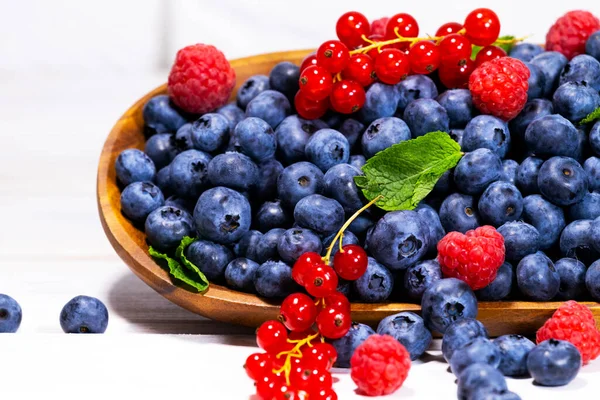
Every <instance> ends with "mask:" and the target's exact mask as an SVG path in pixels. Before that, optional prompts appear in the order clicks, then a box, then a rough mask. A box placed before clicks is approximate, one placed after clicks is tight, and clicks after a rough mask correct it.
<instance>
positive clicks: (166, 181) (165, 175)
mask: <svg viewBox="0 0 600 400" xmlns="http://www.w3.org/2000/svg"><path fill="white" fill-rule="evenodd" d="M154 181H155V182H156V186H158V187H159V188H160V190H161V191H162V192H163V195H165V196H168V195H170V194H171V193H172V192H173V188H172V186H171V170H170V168H169V165H167V166H166V167H163V168H161V170H160V171H158V172H157V173H156V178H155V179H154Z"/></svg>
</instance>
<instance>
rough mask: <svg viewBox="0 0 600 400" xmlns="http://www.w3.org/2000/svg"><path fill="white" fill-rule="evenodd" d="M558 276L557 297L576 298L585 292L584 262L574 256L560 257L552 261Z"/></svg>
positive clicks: (563, 298) (564, 298)
mask: <svg viewBox="0 0 600 400" xmlns="http://www.w3.org/2000/svg"><path fill="white" fill-rule="evenodd" d="M554 268H556V271H557V272H558V275H559V276H560V288H559V289H558V294H557V296H556V297H557V298H559V299H561V300H574V299H578V298H580V297H581V296H583V294H584V293H585V272H586V267H585V264H584V263H582V262H581V261H579V260H576V259H574V258H562V259H560V260H558V261H557V262H555V263H554Z"/></svg>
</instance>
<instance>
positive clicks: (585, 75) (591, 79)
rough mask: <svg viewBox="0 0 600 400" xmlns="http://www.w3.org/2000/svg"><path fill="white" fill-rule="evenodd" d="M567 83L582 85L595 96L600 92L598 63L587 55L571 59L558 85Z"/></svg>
mask: <svg viewBox="0 0 600 400" xmlns="http://www.w3.org/2000/svg"><path fill="white" fill-rule="evenodd" d="M567 82H577V83H583V84H584V85H586V86H588V87H590V88H592V89H594V90H595V91H596V94H597V93H598V91H599V90H600V62H599V61H598V60H596V59H595V58H594V57H592V56H589V55H587V54H580V55H578V56H575V57H573V58H572V59H571V61H569V63H568V64H567V65H565V67H564V68H563V70H562V73H561V74H560V81H559V85H564V84H565V83H567Z"/></svg>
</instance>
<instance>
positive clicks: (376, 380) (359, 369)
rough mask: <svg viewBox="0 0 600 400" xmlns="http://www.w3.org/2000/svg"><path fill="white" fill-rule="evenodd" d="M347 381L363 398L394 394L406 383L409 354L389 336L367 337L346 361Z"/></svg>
mask: <svg viewBox="0 0 600 400" xmlns="http://www.w3.org/2000/svg"><path fill="white" fill-rule="evenodd" d="M350 365H351V370H350V377H351V378H352V380H353V381H354V383H356V385H357V386H358V389H359V391H360V392H361V393H362V394H365V395H367V396H381V395H385V394H390V393H393V392H395V391H396V390H398V389H399V388H400V386H402V383H404V381H405V380H406V376H407V375H408V370H409V369H410V354H409V353H408V351H407V350H406V349H405V348H404V346H402V344H400V342H399V341H397V340H396V339H394V338H393V337H392V336H389V335H371V336H369V337H368V338H367V340H365V341H364V342H363V343H362V344H361V345H360V346H358V347H357V348H356V350H355V351H354V354H353V355H352V358H351V359H350Z"/></svg>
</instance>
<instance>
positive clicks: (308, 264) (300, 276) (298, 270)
mask: <svg viewBox="0 0 600 400" xmlns="http://www.w3.org/2000/svg"><path fill="white" fill-rule="evenodd" d="M322 264H323V259H322V258H321V256H320V255H319V254H318V253H315V252H314V251H309V252H307V253H304V254H302V255H301V256H300V257H299V258H298V259H297V260H296V262H295V263H294V267H293V268H292V279H294V280H295V281H296V283H297V284H298V285H300V286H304V276H305V275H306V273H307V272H308V271H310V270H311V269H312V268H313V267H314V266H315V265H322Z"/></svg>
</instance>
